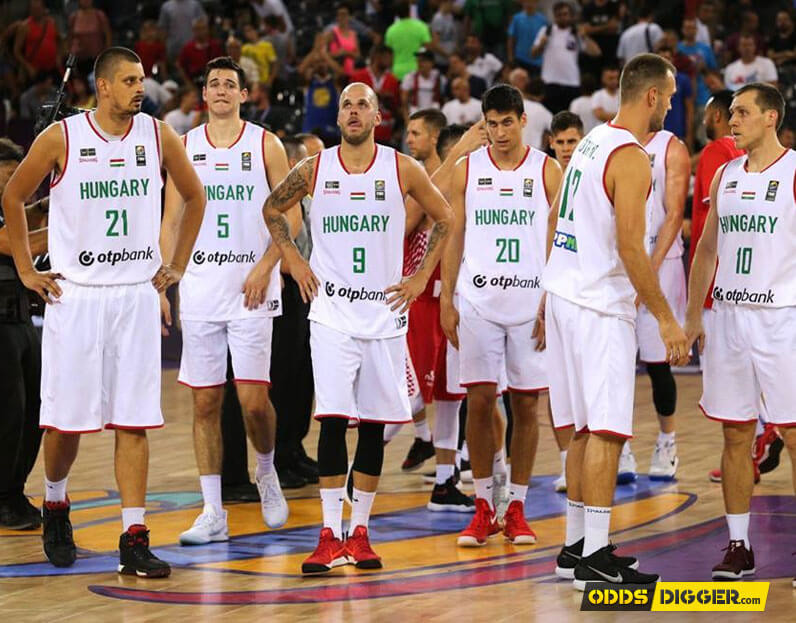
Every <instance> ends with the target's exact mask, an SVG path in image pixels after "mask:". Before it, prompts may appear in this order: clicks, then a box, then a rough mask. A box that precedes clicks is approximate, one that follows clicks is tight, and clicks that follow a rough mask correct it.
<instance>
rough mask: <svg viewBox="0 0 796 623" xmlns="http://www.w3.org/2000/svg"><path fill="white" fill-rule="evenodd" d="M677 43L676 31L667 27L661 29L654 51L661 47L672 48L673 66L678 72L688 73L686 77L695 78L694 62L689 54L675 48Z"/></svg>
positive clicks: (678, 41) (678, 40)
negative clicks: (661, 34) (661, 33)
mask: <svg viewBox="0 0 796 623" xmlns="http://www.w3.org/2000/svg"><path fill="white" fill-rule="evenodd" d="M679 45H680V38H679V35H678V34H677V31H676V30H674V29H671V28H667V29H666V30H664V31H663V36H662V37H661V38H660V39H658V43H657V45H656V46H655V51H656V52H657V51H658V50H661V49H663V48H666V49H667V50H674V59H673V60H672V64H673V65H674V68H675V69H676V70H677V71H679V72H682V73H685V74H688V77H689V78H691V79H692V80H693V79H695V78H696V73H697V70H696V65H695V64H694V61H692V60H691V57H690V56H688V55H687V54H683V53H682V52H680V51H678V49H677V48H678V46H679Z"/></svg>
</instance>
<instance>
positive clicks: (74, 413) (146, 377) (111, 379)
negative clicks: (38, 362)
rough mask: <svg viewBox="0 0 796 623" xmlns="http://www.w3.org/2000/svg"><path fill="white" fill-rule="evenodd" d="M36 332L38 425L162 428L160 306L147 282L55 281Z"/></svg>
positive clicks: (71, 429) (84, 429) (75, 429)
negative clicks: (57, 291)
mask: <svg viewBox="0 0 796 623" xmlns="http://www.w3.org/2000/svg"><path fill="white" fill-rule="evenodd" d="M59 285H60V286H61V289H62V291H63V294H62V296H61V298H60V299H58V302H57V303H55V304H53V305H47V311H46V313H45V315H44V332H43V335H42V374H41V413H40V424H41V427H42V428H52V429H55V430H58V431H61V432H65V433H88V432H96V431H99V430H102V429H103V428H122V429H125V428H127V429H142V428H157V427H159V426H163V415H162V413H161V411H160V305H159V302H158V293H157V292H156V291H155V288H153V287H152V284H151V283H149V282H148V281H147V282H144V283H139V284H134V285H119V286H81V285H78V284H75V283H72V282H70V281H60V282H59Z"/></svg>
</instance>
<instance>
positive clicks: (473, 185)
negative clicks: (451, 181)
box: [456, 147, 550, 325]
mask: <svg viewBox="0 0 796 623" xmlns="http://www.w3.org/2000/svg"><path fill="white" fill-rule="evenodd" d="M546 160H547V155H546V154H544V153H542V152H541V151H538V150H536V149H533V148H532V147H528V148H527V151H526V153H525V157H524V158H523V160H522V162H521V163H520V164H519V165H518V166H517V167H516V168H515V169H513V170H509V171H506V170H502V169H499V168H498V166H497V164H495V162H494V160H493V159H492V155H491V153H490V151H489V147H482V148H481V149H478V150H476V151H474V152H472V153H471V154H470V155H469V156H468V157H467V182H466V186H465V195H464V207H465V215H466V225H465V232H464V253H463V257H462V266H461V268H460V270H459V279H458V281H457V284H456V286H457V291H458V292H459V296H461V297H463V298H464V299H466V300H467V302H468V303H470V305H472V306H473V307H474V308H475V310H476V311H477V312H478V314H479V315H480V316H481V317H482V318H485V319H487V320H491V321H492V322H495V323H498V324H502V325H517V324H522V323H525V322H528V321H529V320H532V319H533V318H534V317H535V316H536V311H537V309H538V307H539V299H540V298H541V296H542V288H541V284H540V280H541V275H542V269H543V268H544V263H545V241H546V237H547V215H548V213H549V211H550V204H549V203H548V201H547V193H546V192H545V186H544V164H545V161H546Z"/></svg>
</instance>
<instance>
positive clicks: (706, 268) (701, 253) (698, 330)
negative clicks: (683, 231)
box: [685, 165, 725, 353]
mask: <svg viewBox="0 0 796 623" xmlns="http://www.w3.org/2000/svg"><path fill="white" fill-rule="evenodd" d="M724 166H725V165H722V166H721V167H719V168H718V170H717V171H716V173H715V175H714V176H713V181H712V182H711V183H710V209H709V210H708V215H707V218H706V219H705V225H704V227H703V229H702V235H701V236H700V238H699V243H698V244H697V247H696V251H694V261H693V263H692V264H691V272H690V273H689V275H688V307H687V308H686V312H685V332H686V335H687V336H688V348H689V349H690V348H691V346H692V345H693V343H694V342H695V341H698V345H699V352H700V353H701V352H702V351H703V349H704V347H705V330H704V328H703V327H702V301H704V300H705V297H706V296H707V293H708V288H710V282H711V281H712V280H713V275H714V273H715V272H716V259H717V256H718V238H719V217H718V214H717V212H716V197H717V195H718V188H719V183H720V182H721V174H722V173H723V172H724ZM700 297H701V298H700Z"/></svg>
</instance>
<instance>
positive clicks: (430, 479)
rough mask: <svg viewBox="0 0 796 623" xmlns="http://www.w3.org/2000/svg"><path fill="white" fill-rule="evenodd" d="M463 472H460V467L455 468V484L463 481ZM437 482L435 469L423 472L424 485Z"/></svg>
mask: <svg viewBox="0 0 796 623" xmlns="http://www.w3.org/2000/svg"><path fill="white" fill-rule="evenodd" d="M461 480H462V478H461V473H460V472H459V468H458V467H454V468H453V484H455V485H458V484H459V483H460V482H461ZM436 483H437V471H436V470H434V471H433V472H426V473H425V474H423V484H424V485H434V484H436Z"/></svg>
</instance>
